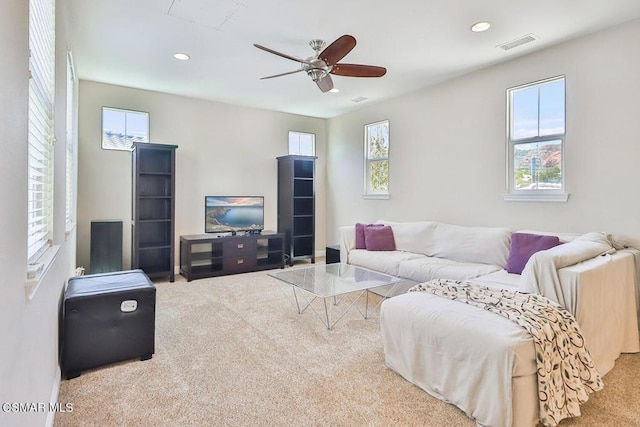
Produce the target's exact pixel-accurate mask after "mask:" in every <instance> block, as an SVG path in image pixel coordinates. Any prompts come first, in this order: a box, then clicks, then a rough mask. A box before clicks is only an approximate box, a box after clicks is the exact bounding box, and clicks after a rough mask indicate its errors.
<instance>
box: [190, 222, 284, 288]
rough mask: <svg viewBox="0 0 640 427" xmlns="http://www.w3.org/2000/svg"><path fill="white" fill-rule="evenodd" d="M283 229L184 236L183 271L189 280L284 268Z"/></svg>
mask: <svg viewBox="0 0 640 427" xmlns="http://www.w3.org/2000/svg"><path fill="white" fill-rule="evenodd" d="M284 241H285V235H284V234H283V233H273V232H264V233H263V234H251V233H248V234H245V235H242V236H241V235H235V236H234V235H231V236H212V235H210V234H200V235H189V236H180V274H181V275H182V276H184V277H185V278H186V279H187V281H191V280H193V279H202V278H205V277H214V276H223V275H227V274H237V273H247V272H250V271H258V270H270V269H274V268H284Z"/></svg>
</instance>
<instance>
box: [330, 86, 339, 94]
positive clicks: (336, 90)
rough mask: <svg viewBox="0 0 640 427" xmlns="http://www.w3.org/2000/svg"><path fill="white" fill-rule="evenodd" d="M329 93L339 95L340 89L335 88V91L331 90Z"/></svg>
mask: <svg viewBox="0 0 640 427" xmlns="http://www.w3.org/2000/svg"><path fill="white" fill-rule="evenodd" d="M329 92H331V93H338V92H340V89H338V88H337V87H334V88H333V89H330V90H329Z"/></svg>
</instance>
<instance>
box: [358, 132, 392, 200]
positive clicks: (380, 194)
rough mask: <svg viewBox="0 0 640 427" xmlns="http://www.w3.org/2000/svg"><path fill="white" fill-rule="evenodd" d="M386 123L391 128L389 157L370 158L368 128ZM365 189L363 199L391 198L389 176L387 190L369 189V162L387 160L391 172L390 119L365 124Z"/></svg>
mask: <svg viewBox="0 0 640 427" xmlns="http://www.w3.org/2000/svg"><path fill="white" fill-rule="evenodd" d="M383 123H386V124H387V128H388V129H389V140H388V141H387V142H388V144H389V147H388V149H387V157H376V158H375V159H370V158H369V138H368V132H367V128H368V127H370V126H371V127H373V126H377V125H380V124H383ZM363 139H364V191H363V193H362V198H363V199H374V200H375V199H378V200H387V199H389V186H390V182H389V181H390V179H389V177H387V191H375V192H372V191H369V163H370V162H371V161H380V160H386V161H387V164H388V168H389V173H391V162H390V157H391V127H390V124H389V120H380V121H377V122H374V123H367V124H366V125H364V138H363Z"/></svg>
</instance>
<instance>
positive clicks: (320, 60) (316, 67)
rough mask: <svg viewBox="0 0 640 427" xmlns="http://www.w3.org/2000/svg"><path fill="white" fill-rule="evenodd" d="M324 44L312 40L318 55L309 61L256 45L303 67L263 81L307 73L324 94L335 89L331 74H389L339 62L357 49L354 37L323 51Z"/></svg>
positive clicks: (361, 75) (379, 68)
mask: <svg viewBox="0 0 640 427" xmlns="http://www.w3.org/2000/svg"><path fill="white" fill-rule="evenodd" d="M324 44H325V43H324V41H323V40H318V39H316V40H311V41H310V42H309V45H310V46H311V48H312V49H313V50H314V51H315V52H316V53H315V55H313V56H311V57H309V58H307V59H300V58H296V57H294V56H290V55H287V54H285V53H281V52H277V51H275V50H273V49H269V48H268V47H264V46H261V45H259V44H254V46H255V47H257V48H258V49H262V50H264V51H266V52H269V53H273V54H274V55H278V56H281V57H283V58H287V59H290V60H292V61H296V62H299V63H300V65H301V68H300V69H298V70H295V71H289V72H287V73H281V74H275V75H273V76H267V77H262V78H261V80H264V79H272V78H274V77H281V76H286V75H288V74H294V73H299V72H301V71H306V73H307V74H308V75H309V76H310V77H311V79H312V80H313V81H314V82H316V84H317V85H318V87H319V88H320V90H321V91H322V92H328V91H329V90H331V89H333V80H331V76H330V74H335V75H336V76H346V77H382V76H384V75H385V74H386V72H387V69H386V68H384V67H377V66H375V65H361V64H343V63H339V62H338V61H340V60H341V59H342V58H344V57H345V56H346V55H347V54H348V53H349V52H351V50H352V49H353V48H354V47H355V45H356V39H355V38H354V37H353V36H350V35H346V34H345V35H344V36H341V37H338V39H336V40H335V41H334V42H333V43H331V44H330V45H329V46H327V47H326V48H325V49H324V50H322V48H323V47H324ZM321 50H322V52H321Z"/></svg>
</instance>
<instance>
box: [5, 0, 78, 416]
mask: <svg viewBox="0 0 640 427" xmlns="http://www.w3.org/2000/svg"><path fill="white" fill-rule="evenodd" d="M64 12H65V7H64V5H63V4H61V5H59V7H58V16H59V19H58V20H57V22H56V26H57V32H58V34H57V37H56V38H57V42H56V55H57V56H58V59H57V61H56V73H57V77H56V80H57V84H56V90H59V91H61V93H65V92H66V84H65V72H64V70H65V67H66V65H65V64H66V62H65V61H66V58H65V55H64V52H65V50H66V42H65V41H66V36H65V34H66V27H65V23H64V19H63V18H62V17H63V16H64V15H65V13H64ZM0 16H2V25H1V26H0V51H1V52H2V53H3V62H2V67H0V94H2V96H0V146H1V147H2V156H0V180H1V181H0V182H2V185H1V186H0V200H2V209H1V210H0V235H1V236H2V239H1V240H0V268H1V269H2V282H1V283H0V325H2V327H0V343H1V344H0V403H14V402H16V403H17V402H23V403H24V402H32V403H36V404H38V403H42V404H46V405H48V403H49V402H50V400H52V399H56V397H57V389H58V383H59V380H60V372H59V368H58V315H59V305H60V302H61V295H62V290H63V287H64V284H65V281H66V279H67V278H68V277H69V276H70V274H71V271H72V269H73V265H74V264H75V232H73V231H72V232H71V233H70V234H69V235H68V236H66V237H65V217H64V206H65V180H64V170H65V156H64V150H65V138H64V135H65V132H66V129H65V118H64V111H65V103H66V100H65V97H64V96H62V97H59V98H58V99H59V103H57V104H56V112H58V113H59V112H60V111H62V112H63V113H60V114H59V115H58V116H57V117H56V121H55V128H56V136H57V140H58V142H57V144H56V148H55V156H56V158H55V166H54V169H55V171H56V172H55V178H54V194H55V200H54V211H55V218H54V224H53V226H54V233H53V234H54V235H53V238H54V243H55V244H57V245H60V250H59V252H58V254H57V257H56V259H55V261H54V262H53V264H52V266H51V269H50V270H49V271H48V273H47V274H46V276H45V277H44V278H43V280H42V281H41V283H40V285H39V287H38V289H37V291H36V293H35V295H34V297H33V299H32V300H28V298H26V295H25V287H24V285H25V281H26V265H27V255H26V254H27V222H26V221H27V174H26V167H27V134H28V131H27V122H28V113H27V111H28V99H29V90H28V55H29V48H28V34H29V30H28V2H26V1H24V0H6V1H3V2H2V3H1V4H0ZM59 171H62V172H61V173H60V172H59ZM60 213H62V215H60ZM47 419H48V420H49V422H50V421H51V420H52V419H53V413H51V414H49V413H47V412H43V411H38V412H29V413H25V412H22V413H11V412H5V411H0V425H3V426H18V425H19V426H42V425H45V422H46V420H47Z"/></svg>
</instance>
